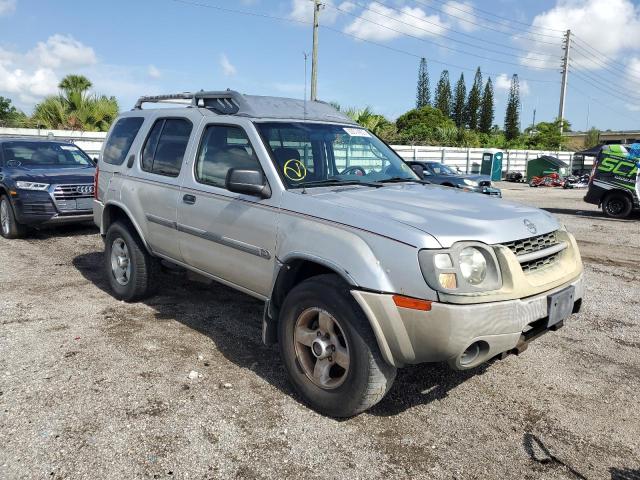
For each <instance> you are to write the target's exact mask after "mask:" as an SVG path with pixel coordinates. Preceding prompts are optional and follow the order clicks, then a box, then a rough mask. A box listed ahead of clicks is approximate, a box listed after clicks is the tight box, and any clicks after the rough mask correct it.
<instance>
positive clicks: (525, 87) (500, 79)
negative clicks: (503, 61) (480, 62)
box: [493, 73, 531, 96]
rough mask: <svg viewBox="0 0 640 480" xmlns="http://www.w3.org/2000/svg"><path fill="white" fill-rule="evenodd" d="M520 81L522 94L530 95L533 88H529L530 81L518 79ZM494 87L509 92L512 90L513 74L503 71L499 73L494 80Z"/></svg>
mask: <svg viewBox="0 0 640 480" xmlns="http://www.w3.org/2000/svg"><path fill="white" fill-rule="evenodd" d="M518 80H519V83H520V95H522V96H526V95H529V93H530V92H531V89H530V88H529V83H528V82H527V81H526V80H522V79H518ZM493 85H494V87H495V88H496V90H504V91H506V92H508V91H509V90H511V75H507V74H506V73H501V74H500V75H498V76H497V77H496V78H495V80H494V82H493Z"/></svg>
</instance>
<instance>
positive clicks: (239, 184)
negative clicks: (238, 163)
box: [224, 168, 271, 198]
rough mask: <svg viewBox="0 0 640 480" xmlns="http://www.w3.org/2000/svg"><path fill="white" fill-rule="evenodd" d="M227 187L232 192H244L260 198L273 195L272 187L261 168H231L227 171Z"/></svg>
mask: <svg viewBox="0 0 640 480" xmlns="http://www.w3.org/2000/svg"><path fill="white" fill-rule="evenodd" d="M224 184H225V187H226V189H227V190H229V191H230V192H234V193H244V194H246V195H253V196H255V197H260V198H269V197H271V188H269V184H268V183H267V179H266V178H265V176H264V174H263V173H262V172H261V171H259V170H241V169H239V168H231V169H229V171H228V172H227V178H226V179H225V182H224Z"/></svg>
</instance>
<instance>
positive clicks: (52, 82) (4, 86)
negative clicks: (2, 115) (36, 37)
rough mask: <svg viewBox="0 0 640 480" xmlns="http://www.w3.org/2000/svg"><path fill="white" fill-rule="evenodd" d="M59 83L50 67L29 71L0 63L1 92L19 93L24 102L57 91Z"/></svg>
mask: <svg viewBox="0 0 640 480" xmlns="http://www.w3.org/2000/svg"><path fill="white" fill-rule="evenodd" d="M58 83H59V79H58V76H57V75H56V74H55V72H54V71H53V70H51V69H49V68H38V69H36V70H34V71H31V72H29V71H25V70H23V69H21V68H12V67H10V66H9V67H8V66H6V65H3V64H0V92H7V93H10V94H14V95H18V98H19V99H20V100H21V101H23V102H31V101H33V100H34V99H37V98H41V97H44V96H46V95H51V94H54V93H56V92H57V91H58Z"/></svg>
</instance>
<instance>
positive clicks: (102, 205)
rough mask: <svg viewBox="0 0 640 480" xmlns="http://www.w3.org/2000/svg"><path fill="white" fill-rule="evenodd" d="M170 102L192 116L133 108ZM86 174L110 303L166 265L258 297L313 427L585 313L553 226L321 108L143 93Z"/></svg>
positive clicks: (265, 329) (574, 252) (540, 214)
mask: <svg viewBox="0 0 640 480" xmlns="http://www.w3.org/2000/svg"><path fill="white" fill-rule="evenodd" d="M164 101H171V102H174V103H175V102H177V101H183V102H186V103H187V104H188V105H189V106H190V108H175V105H174V108H145V109H142V108H141V107H142V105H143V104H147V103H158V102H164ZM356 145H357V148H355V146H356ZM347 146H349V148H351V150H348V149H347ZM350 151H351V152H354V151H357V152H358V157H357V158H356V157H353V155H351V154H350V153H349V152H350ZM97 178H98V181H97V186H98V188H97V198H96V200H95V203H94V216H95V222H96V224H97V225H98V226H99V227H100V232H101V234H102V235H103V237H104V240H105V256H104V258H105V263H104V268H105V273H106V276H107V278H108V282H109V284H110V286H111V290H112V292H113V294H114V296H115V297H116V298H118V299H122V300H125V301H129V302H132V301H137V300H141V299H144V298H145V297H148V296H149V295H151V294H152V293H153V292H154V291H155V288H156V287H157V285H158V282H159V277H158V275H157V272H158V269H159V262H160V260H161V259H162V260H164V261H165V262H170V263H172V264H175V265H179V266H182V267H184V268H186V269H189V270H192V271H194V272H197V273H200V274H202V275H206V276H208V277H210V278H211V279H214V280H216V281H219V282H221V283H223V284H225V285H228V286H231V287H233V288H236V289H238V290H240V291H242V292H245V293H247V294H248V295H251V296H253V297H256V298H258V299H260V300H263V301H264V302H265V309H264V316H263V325H262V337H263V341H264V342H265V343H275V342H277V343H278V344H279V348H280V352H281V357H282V362H283V364H284V367H285V368H286V370H287V372H288V374H289V378H290V380H291V383H292V384H293V386H294V387H295V389H296V390H297V391H298V392H299V393H300V395H301V397H302V398H303V399H304V400H305V402H307V403H308V404H309V405H311V406H312V407H313V408H315V409H316V410H318V411H319V412H322V413H323V414H327V415H331V416H336V417H345V416H351V415H355V414H357V413H359V412H362V411H363V410H366V409H367V408H369V407H371V406H372V405H374V404H376V403H377V402H378V401H380V400H381V399H382V398H383V397H384V396H385V394H386V392H387V391H388V390H389V388H390V387H391V384H392V383H393V381H394V378H395V376H396V369H397V368H400V367H403V366H405V365H409V364H416V363H422V362H440V361H447V362H448V363H449V365H451V366H452V367H453V368H454V369H458V370H466V369H470V368H473V367H476V366H477V365H479V364H481V363H483V362H485V361H487V360H489V359H491V358H493V357H496V356H498V357H502V356H505V355H507V354H509V353H514V352H518V353H519V352H521V351H523V350H524V349H525V348H526V347H527V345H528V343H529V342H530V341H531V340H533V339H534V338H537V337H538V336H539V335H541V334H543V333H545V332H548V331H550V330H556V329H558V328H559V327H561V326H562V325H563V322H564V321H565V320H566V319H567V318H568V317H569V316H570V315H571V314H572V312H577V311H578V310H579V309H580V305H581V299H582V294H583V283H582V262H581V259H580V254H579V252H578V247H577V245H576V242H575V239H574V237H573V236H572V235H571V234H570V233H569V232H567V230H566V229H565V228H564V227H563V226H562V225H561V224H560V223H558V221H557V220H556V219H555V218H554V217H553V216H552V215H550V214H548V213H547V212H544V211H542V210H539V209H537V208H532V207H527V206H524V205H519V204H512V203H509V202H495V201H493V200H492V199H490V198H488V197H487V196H484V195H470V194H468V193H465V192H463V191H462V190H459V189H453V188H442V187H441V186H439V185H430V184H427V183H426V182H424V181H422V180H421V179H419V178H418V176H417V175H416V174H415V173H414V172H413V170H412V169H411V168H410V167H409V166H408V165H407V164H406V163H405V162H404V161H403V160H402V159H401V158H400V157H399V156H398V155H397V154H396V153H395V152H394V151H393V150H391V149H390V148H389V147H387V145H386V144H385V143H384V142H382V141H381V140H379V139H378V138H377V137H375V136H374V135H373V134H371V133H370V132H369V131H367V130H365V129H363V128H362V127H360V126H359V125H357V124H356V123H354V122H353V121H352V120H350V119H349V118H348V117H346V116H344V115H343V114H341V113H340V112H338V111H336V110H335V109H334V108H333V107H331V106H330V105H328V104H325V103H322V102H304V101H301V100H293V99H283V98H275V97H258V96H249V95H242V94H240V93H237V92H233V91H225V92H199V93H195V94H176V95H166V96H155V97H143V98H141V99H140V100H139V101H138V103H137V105H136V107H135V108H134V110H132V111H129V112H126V113H123V114H122V115H121V116H120V117H119V118H118V120H117V121H116V122H115V123H114V125H113V126H112V127H111V131H110V132H109V134H108V136H107V139H106V142H105V144H104V146H103V151H102V154H101V158H100V162H99V171H98V176H97ZM238 321H244V319H238ZM247 348H250V345H248V346H247Z"/></svg>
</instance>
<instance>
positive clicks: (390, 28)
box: [332, 7, 555, 70]
mask: <svg viewBox="0 0 640 480" xmlns="http://www.w3.org/2000/svg"><path fill="white" fill-rule="evenodd" d="M332 8H334V9H336V10H338V11H341V12H343V13H346V14H347V15H351V16H352V17H355V18H359V19H362V20H364V21H365V22H368V23H371V24H373V25H377V26H379V27H382V28H385V29H387V30H390V31H392V32H396V33H398V34H400V35H404V36H406V37H410V38H413V39H415V40H419V41H421V42H426V43H432V44H434V45H437V46H439V47H441V48H445V49H447V50H452V51H454V52H459V53H463V54H465V55H471V56H473V57H477V58H482V59H484V60H489V61H492V62H496V63H503V64H506V65H515V66H517V67H520V68H528V69H532V70H555V69H553V68H549V67H535V66H526V65H522V64H520V63H514V62H508V61H505V60H496V59H495V58H491V57H485V56H483V55H478V54H476V53H472V52H468V51H466V50H461V49H459V48H456V47H451V46H449V45H445V44H443V43H438V42H435V41H433V40H430V39H427V38H421V37H418V36H416V35H411V34H410V33H406V32H403V31H402V30H397V29H395V28H392V27H389V26H387V25H384V24H382V23H378V22H376V21H374V20H369V19H368V18H364V17H362V16H360V15H358V14H354V13H352V12H348V11H347V10H344V9H340V7H332ZM387 18H390V17H387ZM400 23H403V22H400ZM412 27H413V28H419V27H415V26H413V25H412ZM430 33H433V32H430ZM445 38H446V37H445ZM458 42H461V41H460V40H458ZM462 43H465V42H462ZM474 47H475V48H480V49H483V50H485V51H489V52H493V53H497V54H499V55H503V56H507V57H515V56H514V55H510V54H505V53H503V52H498V51H496V50H491V49H487V48H483V47H477V46H474ZM515 58H517V57H515Z"/></svg>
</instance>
